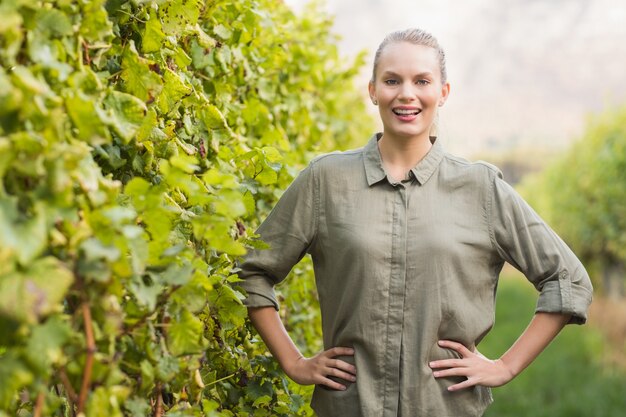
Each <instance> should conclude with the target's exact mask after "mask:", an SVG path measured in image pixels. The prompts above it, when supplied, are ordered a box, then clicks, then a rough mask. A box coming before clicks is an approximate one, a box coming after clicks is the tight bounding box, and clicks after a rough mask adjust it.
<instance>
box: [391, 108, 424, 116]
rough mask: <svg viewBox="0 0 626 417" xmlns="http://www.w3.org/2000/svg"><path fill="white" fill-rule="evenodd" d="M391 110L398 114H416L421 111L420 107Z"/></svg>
mask: <svg viewBox="0 0 626 417" xmlns="http://www.w3.org/2000/svg"><path fill="white" fill-rule="evenodd" d="M392 111H393V112H394V114H397V115H398V116H417V115H418V114H420V113H421V112H422V111H421V110H420V109H393V110H392Z"/></svg>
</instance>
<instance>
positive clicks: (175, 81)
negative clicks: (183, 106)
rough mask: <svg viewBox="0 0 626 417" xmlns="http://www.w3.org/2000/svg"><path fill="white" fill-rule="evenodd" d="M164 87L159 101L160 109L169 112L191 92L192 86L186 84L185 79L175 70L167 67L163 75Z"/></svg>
mask: <svg viewBox="0 0 626 417" xmlns="http://www.w3.org/2000/svg"><path fill="white" fill-rule="evenodd" d="M163 81H164V87H163V90H161V95H160V96H159V97H158V99H157V102H158V106H159V110H161V112H163V113H167V112H169V111H171V110H172V109H174V108H175V107H176V105H178V104H179V102H180V100H181V99H182V98H183V97H185V96H186V95H188V94H190V93H191V91H192V90H191V87H189V86H188V85H186V84H185V83H184V81H183V80H181V78H180V77H179V76H178V75H177V74H176V73H175V72H174V71H171V70H169V69H166V70H165V72H164V75H163Z"/></svg>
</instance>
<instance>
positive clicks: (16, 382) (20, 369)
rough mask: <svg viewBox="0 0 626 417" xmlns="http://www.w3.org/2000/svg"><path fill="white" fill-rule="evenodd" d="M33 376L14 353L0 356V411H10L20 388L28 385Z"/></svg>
mask: <svg viewBox="0 0 626 417" xmlns="http://www.w3.org/2000/svg"><path fill="white" fill-rule="evenodd" d="M33 379H34V375H33V374H32V373H31V372H30V371H29V370H28V368H27V367H26V366H25V364H24V363H23V362H22V361H21V360H20V359H19V357H17V355H16V354H15V353H14V352H8V353H5V354H3V355H2V356H0V381H2V384H0V410H1V409H4V410H8V409H10V404H11V403H12V402H13V400H14V399H15V397H16V394H17V393H18V392H19V391H20V388H22V387H24V386H26V385H28V384H30V383H31V382H32V381H33Z"/></svg>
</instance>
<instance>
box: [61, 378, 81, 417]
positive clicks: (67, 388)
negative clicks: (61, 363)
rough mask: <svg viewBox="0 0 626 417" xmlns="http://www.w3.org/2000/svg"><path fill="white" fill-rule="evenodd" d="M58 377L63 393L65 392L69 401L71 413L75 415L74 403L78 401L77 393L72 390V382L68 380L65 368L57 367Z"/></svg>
mask: <svg viewBox="0 0 626 417" xmlns="http://www.w3.org/2000/svg"><path fill="white" fill-rule="evenodd" d="M59 379H60V380H61V383H62V384H63V388H64V389H65V393H66V394H67V399H68V400H69V403H70V409H71V410H72V415H73V416H75V415H76V411H75V408H74V404H76V403H77V402H78V395H76V391H74V388H73V387H72V383H71V382H70V379H69V378H68V376H67V373H66V372H65V368H61V369H59Z"/></svg>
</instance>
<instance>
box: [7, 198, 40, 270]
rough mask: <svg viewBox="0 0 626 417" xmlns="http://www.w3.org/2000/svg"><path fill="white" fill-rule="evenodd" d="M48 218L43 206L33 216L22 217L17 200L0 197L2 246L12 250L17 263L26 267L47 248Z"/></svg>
mask: <svg viewBox="0 0 626 417" xmlns="http://www.w3.org/2000/svg"><path fill="white" fill-rule="evenodd" d="M47 243H48V241H47V218H46V213H45V209H44V208H43V206H42V205H36V206H35V207H34V209H33V214H32V215H31V216H28V217H27V216H24V215H21V214H20V213H19V211H18V208H17V201H16V199H15V198H6V197H0V246H2V247H4V248H8V249H11V250H12V251H13V252H14V254H15V257H16V259H17V261H18V262H19V263H20V264H23V265H26V264H28V263H29V262H31V261H32V260H33V259H34V258H36V257H37V256H39V255H40V254H41V253H42V252H43V250H44V249H45V247H46V244H47Z"/></svg>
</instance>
